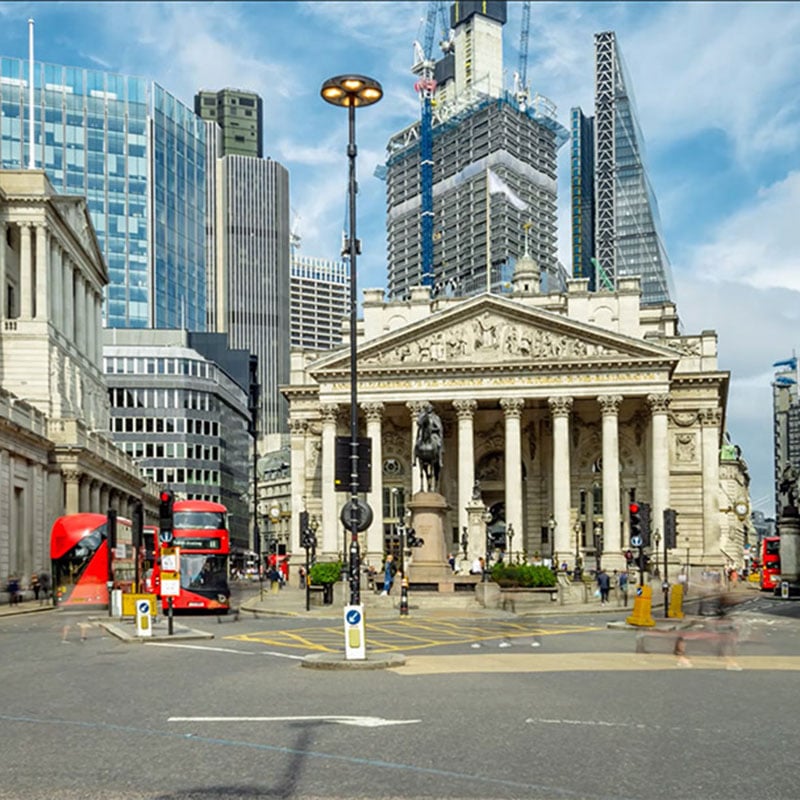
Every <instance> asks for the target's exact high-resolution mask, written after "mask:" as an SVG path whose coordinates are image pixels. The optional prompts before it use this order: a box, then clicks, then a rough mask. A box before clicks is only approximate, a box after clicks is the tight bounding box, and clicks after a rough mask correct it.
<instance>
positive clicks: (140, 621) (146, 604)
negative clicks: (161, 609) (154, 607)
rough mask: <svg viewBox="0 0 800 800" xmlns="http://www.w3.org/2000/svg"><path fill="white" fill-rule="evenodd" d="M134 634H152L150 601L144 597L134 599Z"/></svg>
mask: <svg viewBox="0 0 800 800" xmlns="http://www.w3.org/2000/svg"><path fill="white" fill-rule="evenodd" d="M136 635H137V636H152V635H153V627H152V625H151V624H150V601H149V600H147V599H146V598H140V599H139V600H137V601H136Z"/></svg>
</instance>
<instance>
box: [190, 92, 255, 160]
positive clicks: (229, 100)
mask: <svg viewBox="0 0 800 800" xmlns="http://www.w3.org/2000/svg"><path fill="white" fill-rule="evenodd" d="M194 113H195V114H197V116H198V117H200V118H202V119H203V120H205V121H207V122H208V121H211V122H216V123H217V125H219V128H220V131H221V132H222V146H221V148H220V151H219V155H220V156H252V157H254V158H262V157H263V155H264V122H263V119H264V111H263V102H262V100H261V98H260V97H259V96H258V95H257V94H255V93H254V92H243V91H241V90H239V89H221V90H220V91H218V92H209V91H200V92H198V93H197V94H196V95H195V97H194Z"/></svg>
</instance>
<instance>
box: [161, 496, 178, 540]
mask: <svg viewBox="0 0 800 800" xmlns="http://www.w3.org/2000/svg"><path fill="white" fill-rule="evenodd" d="M159 500H160V503H159V506H158V527H159V529H160V530H161V533H162V534H164V533H166V534H168V537H169V538H171V534H172V528H173V524H172V506H173V504H174V502H175V495H174V493H173V492H172V490H171V489H162V490H161V494H160V495H159Z"/></svg>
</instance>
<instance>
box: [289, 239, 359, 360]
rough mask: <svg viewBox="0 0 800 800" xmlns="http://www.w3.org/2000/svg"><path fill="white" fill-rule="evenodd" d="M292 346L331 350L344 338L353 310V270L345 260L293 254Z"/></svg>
mask: <svg viewBox="0 0 800 800" xmlns="http://www.w3.org/2000/svg"><path fill="white" fill-rule="evenodd" d="M291 291H292V347H303V348H306V349H309V350H329V349H330V348H332V347H336V346H338V345H340V344H341V342H342V335H343V331H342V324H343V322H344V321H345V320H346V319H349V313H350V270H349V267H348V266H347V264H346V262H344V261H333V260H331V259H327V258H316V257H314V256H301V255H298V254H297V253H295V254H293V256H292V275H291Z"/></svg>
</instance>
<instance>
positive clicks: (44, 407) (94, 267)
mask: <svg viewBox="0 0 800 800" xmlns="http://www.w3.org/2000/svg"><path fill="white" fill-rule="evenodd" d="M107 283H108V274H107V270H106V266H105V263H104V261H103V257H102V255H101V253H100V250H99V248H98V245H97V238H96V236H95V232H94V228H93V226H92V222H91V220H90V217H89V214H88V210H87V206H86V201H85V200H84V199H83V198H80V197H71V196H65V195H58V194H56V193H55V191H54V190H53V187H52V185H51V184H50V181H49V180H48V178H47V176H46V174H45V173H44V172H43V171H41V170H0V326H2V327H1V328H0V509H2V513H0V576H3V577H5V576H6V575H8V574H9V573H18V574H21V575H23V576H27V575H30V574H31V572H32V571H33V570H40V569H43V568H45V567H47V566H48V565H49V533H50V526H51V525H52V522H53V520H54V519H55V518H56V517H57V516H59V515H61V514H65V513H73V512H76V511H105V510H107V509H108V508H115V509H116V510H117V511H118V513H120V514H121V515H123V516H126V517H130V515H131V511H132V504H133V503H134V502H135V501H136V500H139V499H142V500H144V501H145V508H146V509H149V510H150V511H151V512H154V511H155V508H156V504H157V499H156V498H157V495H156V491H155V487H154V486H153V485H152V484H151V483H150V482H149V481H145V480H143V479H142V478H141V477H140V476H139V471H138V469H137V468H136V466H135V464H134V463H133V461H132V460H131V459H130V458H129V457H128V456H127V455H125V454H124V453H123V452H122V451H121V450H119V449H118V448H117V447H116V446H115V445H114V444H113V442H112V441H111V439H110V438H109V404H108V395H107V389H106V386H105V383H104V379H103V374H102V353H101V349H102V342H101V328H102V322H101V306H102V303H103V288H104V286H105V285H106V284H107Z"/></svg>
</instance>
